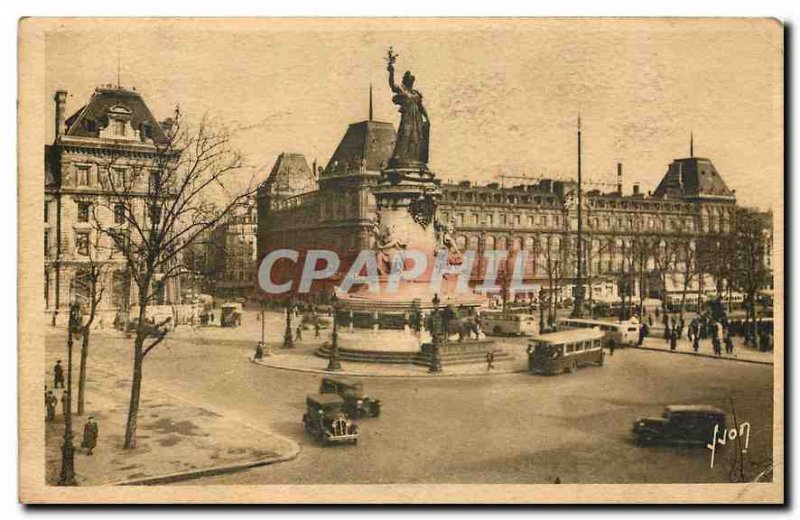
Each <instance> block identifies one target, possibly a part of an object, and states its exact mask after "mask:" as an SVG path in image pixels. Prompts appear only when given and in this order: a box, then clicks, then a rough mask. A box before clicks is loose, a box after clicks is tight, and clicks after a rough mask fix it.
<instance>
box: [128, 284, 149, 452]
mask: <svg viewBox="0 0 800 520" xmlns="http://www.w3.org/2000/svg"><path fill="white" fill-rule="evenodd" d="M144 285H145V287H144V288H140V289H139V322H138V323H137V324H136V339H134V343H133V375H132V376H131V400H130V403H129V404H128V421H127V423H126V424H125V444H124V445H123V447H124V448H125V449H133V448H135V447H136V425H137V419H138V417H139V397H140V396H141V390H142V364H143V362H144V339H145V335H146V329H145V316H146V315H147V293H148V286H149V284H144Z"/></svg>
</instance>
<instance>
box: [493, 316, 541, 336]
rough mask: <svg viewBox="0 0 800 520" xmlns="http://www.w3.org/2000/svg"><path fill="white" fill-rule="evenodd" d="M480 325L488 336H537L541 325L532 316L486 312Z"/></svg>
mask: <svg viewBox="0 0 800 520" xmlns="http://www.w3.org/2000/svg"><path fill="white" fill-rule="evenodd" d="M480 323H481V329H482V330H483V332H484V333H485V334H486V335H487V336H535V335H536V334H538V333H539V324H538V323H537V321H536V318H535V317H533V316H532V315H530V314H523V313H514V312H503V311H484V312H482V313H481V318H480Z"/></svg>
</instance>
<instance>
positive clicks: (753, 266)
mask: <svg viewBox="0 0 800 520" xmlns="http://www.w3.org/2000/svg"><path fill="white" fill-rule="evenodd" d="M765 229H766V226H765V224H764V222H763V220H761V218H760V217H759V215H758V214H756V213H755V212H753V211H751V210H747V209H741V210H739V211H738V212H737V215H736V232H735V235H734V236H735V237H736V238H735V242H736V252H735V253H736V254H735V258H734V261H735V267H734V271H735V280H736V282H737V284H738V286H739V288H740V289H741V291H742V292H743V293H744V296H745V309H746V315H745V316H746V320H747V321H748V322H750V323H752V324H753V325H754V324H755V319H756V315H755V309H756V294H757V293H758V291H759V290H760V289H762V288H763V287H764V286H765V285H766V284H767V282H768V281H769V280H768V276H769V273H768V271H767V267H766V265H765V263H764V255H765V254H766V248H765V235H764V232H765Z"/></svg>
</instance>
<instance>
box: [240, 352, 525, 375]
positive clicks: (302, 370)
mask: <svg viewBox="0 0 800 520" xmlns="http://www.w3.org/2000/svg"><path fill="white" fill-rule="evenodd" d="M248 359H249V360H250V362H251V363H253V364H255V365H261V366H263V367H267V368H274V369H276V370H286V371H288V372H300V373H304V374H324V375H342V376H354V377H384V378H396V379H436V378H442V377H489V376H508V375H512V374H527V373H528V371H527V370H524V369H523V370H493V371H492V372H488V371H487V372H486V373H482V374H448V373H446V372H440V373H438V374H375V373H366V372H352V371H349V370H337V371H335V372H330V371H328V370H325V369H322V368H295V367H286V366H280V365H275V364H269V363H265V362H264V361H256V360H254V359H253V358H252V357H248Z"/></svg>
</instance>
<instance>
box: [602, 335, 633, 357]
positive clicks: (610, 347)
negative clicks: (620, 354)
mask: <svg viewBox="0 0 800 520" xmlns="http://www.w3.org/2000/svg"><path fill="white" fill-rule="evenodd" d="M639 346H640V347H641V345H639ZM616 349H617V344H616V342H614V340H613V339H612V340H611V341H609V342H608V355H609V356H613V355H614V351H615V350H616Z"/></svg>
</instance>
